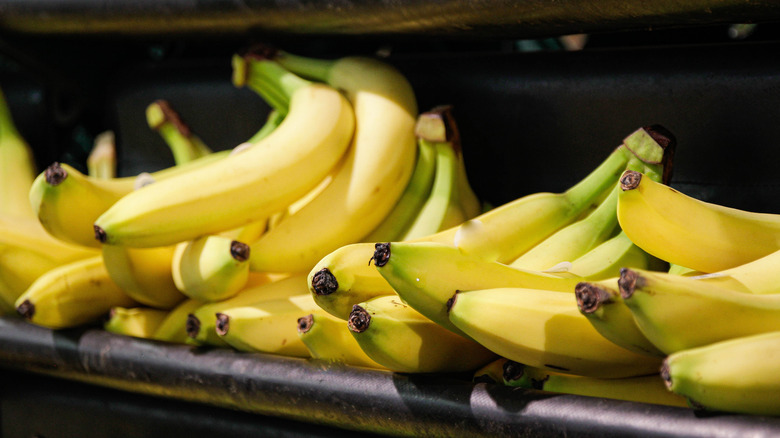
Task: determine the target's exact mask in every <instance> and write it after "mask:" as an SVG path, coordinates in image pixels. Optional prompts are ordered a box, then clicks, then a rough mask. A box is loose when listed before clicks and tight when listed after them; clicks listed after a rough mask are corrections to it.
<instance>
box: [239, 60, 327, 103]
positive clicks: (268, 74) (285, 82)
mask: <svg viewBox="0 0 780 438" xmlns="http://www.w3.org/2000/svg"><path fill="white" fill-rule="evenodd" d="M242 61H243V63H242V62H241V60H236V59H235V58H234V61H233V66H234V67H233V68H234V75H233V82H234V84H235V85H236V86H243V85H247V86H248V87H249V88H250V89H252V90H253V91H255V92H256V93H258V94H259V95H260V96H261V97H263V98H264V99H266V101H267V102H268V103H269V104H270V105H271V106H272V107H273V108H274V109H276V110H277V111H280V112H283V113H285V114H286V113H287V108H288V107H289V106H290V99H291V98H292V95H293V94H294V93H295V91H297V90H298V89H300V88H302V87H305V86H308V85H310V84H311V81H308V80H306V79H303V78H302V77H300V76H298V75H296V74H295V73H293V72H291V71H289V70H287V69H286V68H284V67H283V66H282V65H281V64H279V63H278V62H276V61H273V60H271V59H268V58H262V57H258V56H257V55H252V54H250V55H246V56H244V57H243V58H242ZM242 74H243V76H242Z"/></svg>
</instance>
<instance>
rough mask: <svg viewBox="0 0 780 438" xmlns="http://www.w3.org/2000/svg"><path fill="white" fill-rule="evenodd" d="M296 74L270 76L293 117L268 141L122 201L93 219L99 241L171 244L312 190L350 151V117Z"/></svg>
mask: <svg viewBox="0 0 780 438" xmlns="http://www.w3.org/2000/svg"><path fill="white" fill-rule="evenodd" d="M251 62H252V63H253V64H268V63H271V64H273V61H270V60H254V61H251ZM293 76H294V75H292V74H291V73H288V72H280V73H279V76H278V77H274V78H271V79H273V80H275V81H278V82H279V83H284V84H285V86H287V87H288V88H287V89H288V90H289V93H290V95H291V96H292V97H291V101H290V112H289V113H288V114H287V116H286V117H285V119H284V121H282V123H281V124H280V125H279V127H278V128H276V129H275V130H274V131H273V132H272V133H271V134H270V135H269V136H268V137H265V138H264V139H263V140H261V141H260V142H259V143H257V144H255V145H253V146H252V147H250V148H248V149H246V150H244V151H243V152H241V153H237V154H231V155H229V156H227V157H225V158H223V159H221V160H219V161H217V162H213V163H211V164H210V165H208V166H204V167H201V168H198V169H194V170H192V171H190V172H187V173H186V174H182V175H177V176H173V177H170V178H167V179H165V180H163V181H158V182H157V183H155V184H153V185H150V186H148V187H144V188H143V189H142V190H137V191H135V192H133V193H130V194H128V195H126V196H124V197H123V198H122V199H121V200H119V201H117V202H116V203H115V204H114V205H113V206H112V207H111V208H109V209H108V210H107V211H106V212H104V213H103V214H102V215H101V216H100V217H99V218H98V219H97V220H96V221H95V225H94V229H95V236H96V237H97V239H98V240H100V241H101V242H102V243H104V244H108V245H125V246H135V247H149V246H164V245H171V244H174V243H177V242H182V241H185V240H191V239H194V238H195V237H198V236H201V235H204V234H214V233H218V232H220V231H224V230H229V229H231V228H236V227H238V226H241V225H243V224H246V223H249V222H252V221H256V220H260V219H262V218H267V217H268V216H269V215H271V214H272V213H274V212H276V211H279V210H281V209H282V208H285V207H286V206H287V205H289V204H290V203H291V202H293V201H295V200H296V199H298V198H300V197H301V196H303V195H304V194H306V193H307V192H308V191H309V190H311V189H312V188H313V187H315V186H316V185H317V184H318V183H319V182H320V181H321V180H322V179H323V178H324V177H325V176H326V175H327V174H328V173H329V172H330V170H331V168H333V166H335V165H336V164H337V163H338V162H339V161H340V160H341V158H342V156H343V154H344V152H345V151H346V149H347V147H348V146H349V143H350V139H351V137H352V134H353V131H354V115H353V112H352V107H351V105H350V103H349V101H347V100H346V98H345V97H344V96H342V95H341V93H339V92H338V91H337V90H335V89H334V88H332V87H329V86H326V85H323V84H316V83H310V82H308V81H304V80H302V79H297V78H294V77H293ZM288 219H289V218H288ZM261 240H262V238H261ZM253 252H254V251H253Z"/></svg>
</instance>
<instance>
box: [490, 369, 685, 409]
mask: <svg viewBox="0 0 780 438" xmlns="http://www.w3.org/2000/svg"><path fill="white" fill-rule="evenodd" d="M512 371H513V372H512V373H507V374H506V375H505V376H504V377H505V381H504V383H505V384H506V385H508V386H516V387H519V388H526V389H538V390H542V391H548V392H557V393H563V394H575V395H584V396H588V397H601V398H609V399H615V400H627V401H633V402H640V403H650V404H655V405H665V406H678V407H688V401H687V400H686V399H685V397H681V396H679V395H677V394H674V393H672V392H670V391H669V390H668V389H666V386H665V385H664V381H663V380H662V379H661V377H660V376H659V375H658V374H652V375H649V376H637V377H625V378H622V379H599V378H595V377H583V376H572V375H568V374H560V373H553V372H550V371H547V370H543V369H541V368H536V367H531V366H528V365H521V364H516V366H515V367H514V368H513V369H512Z"/></svg>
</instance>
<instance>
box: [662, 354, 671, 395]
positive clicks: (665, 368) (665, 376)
mask: <svg viewBox="0 0 780 438" xmlns="http://www.w3.org/2000/svg"><path fill="white" fill-rule="evenodd" d="M660 373H661V380H663V381H664V385H666V389H668V390H670V391H671V389H672V374H671V371H670V370H669V360H668V358H667V359H664V361H663V363H661V370H660Z"/></svg>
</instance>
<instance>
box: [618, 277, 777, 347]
mask: <svg viewBox="0 0 780 438" xmlns="http://www.w3.org/2000/svg"><path fill="white" fill-rule="evenodd" d="M620 294H621V296H622V297H623V301H624V302H625V303H626V305H627V306H628V308H629V309H631V313H632V314H633V316H634V319H635V320H636V323H637V325H638V327H639V329H640V330H641V331H642V333H644V335H645V336H646V337H647V339H649V340H650V342H652V343H653V345H655V346H656V347H658V349H659V350H661V351H663V352H664V353H666V354H670V353H674V352H676V351H680V350H685V349H688V348H694V347H700V346H703V345H706V344H710V343H713V342H718V341H723V340H727V339H730V338H736V337H741V336H749V335H754V334H758V333H764V332H769V331H775V330H780V295H778V294H746V293H743V292H739V291H734V290H730V289H725V288H722V287H718V286H715V285H711V284H708V283H705V282H701V281H697V280H696V279H691V278H689V277H683V276H675V275H669V274H665V275H656V273H654V272H651V271H641V270H638V269H624V270H623V272H622V273H621V275H620ZM716 319H719V320H721V321H723V322H725V323H719V324H713V321H714V320H716Z"/></svg>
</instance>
